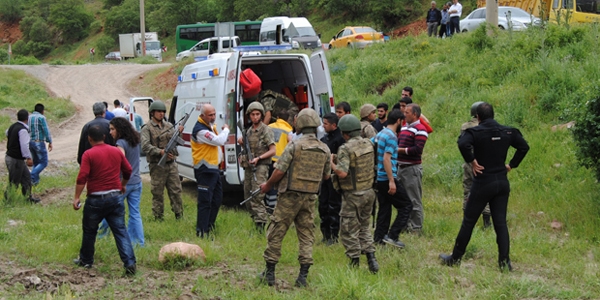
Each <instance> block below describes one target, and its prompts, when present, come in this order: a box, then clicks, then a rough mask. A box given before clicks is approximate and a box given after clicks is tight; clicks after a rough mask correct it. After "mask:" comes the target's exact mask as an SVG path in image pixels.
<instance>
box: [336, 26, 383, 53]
mask: <svg viewBox="0 0 600 300" xmlns="http://www.w3.org/2000/svg"><path fill="white" fill-rule="evenodd" d="M373 43H383V34H382V33H381V32H377V31H375V29H373V28H371V27H366V26H348V27H346V28H344V29H342V30H340V32H338V34H336V35H335V36H334V37H333V39H332V40H331V41H330V42H329V49H333V48H343V47H348V48H355V49H362V48H364V47H366V46H368V45H370V44H373Z"/></svg>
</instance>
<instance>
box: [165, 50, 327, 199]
mask: <svg viewBox="0 0 600 300" xmlns="http://www.w3.org/2000/svg"><path fill="white" fill-rule="evenodd" d="M245 68H251V69H252V70H253V71H254V72H255V73H256V74H257V75H258V76H259V77H260V78H261V81H262V89H271V90H273V91H276V92H281V91H282V90H283V89H285V88H289V89H294V88H295V87H299V86H302V88H304V89H305V92H306V98H308V103H307V107H310V108H313V109H315V110H316V111H317V112H318V113H319V115H320V116H323V115H324V114H326V113H329V112H334V111H335V109H334V101H333V90H332V87H331V77H330V74H329V67H328V66H327V60H326V58H325V53H323V51H322V50H320V51H317V52H314V53H313V54H312V55H311V56H310V57H309V56H308V55H306V54H260V55H243V53H242V52H238V51H236V52H233V53H218V54H213V55H210V56H209V57H208V59H207V60H204V61H200V62H196V63H192V64H189V65H187V66H185V67H184V69H183V71H182V72H181V75H180V76H179V78H178V82H177V87H176V88H175V93H174V95H173V100H172V102H171V108H170V110H169V120H179V119H181V117H182V116H183V115H184V114H185V113H188V112H190V111H191V110H192V108H194V111H193V112H192V115H191V116H190V119H189V122H187V124H185V127H184V130H183V134H182V138H183V140H185V145H183V146H178V148H177V149H178V151H179V156H178V158H177V164H178V168H179V175H180V176H182V177H185V178H188V179H191V180H195V178H194V169H193V162H192V153H191V152H192V149H191V145H190V138H191V133H192V129H193V128H194V125H195V123H196V120H197V119H198V115H199V111H200V106H201V104H203V103H210V104H212V105H213V106H214V107H215V110H216V114H217V119H216V121H215V123H216V125H217V128H218V129H219V130H220V129H221V127H222V126H223V124H227V125H229V128H230V130H231V131H230V134H229V138H228V141H227V143H226V145H225V146H224V147H223V151H224V152H223V153H224V155H225V156H224V158H225V159H224V162H223V163H222V165H221V166H220V169H221V172H222V175H223V185H224V186H225V187H226V188H231V186H237V187H241V186H242V185H243V180H244V170H243V169H242V167H241V166H240V165H239V164H238V155H239V154H240V151H241V147H240V146H239V145H237V144H236V141H237V138H238V137H239V136H241V131H240V130H241V128H238V127H237V121H238V119H240V118H243V117H244V113H245V111H244V110H245V107H244V106H245V105H244V99H243V98H242V88H241V86H240V73H241V72H242V70H244V69H245ZM291 100H293V99H291Z"/></svg>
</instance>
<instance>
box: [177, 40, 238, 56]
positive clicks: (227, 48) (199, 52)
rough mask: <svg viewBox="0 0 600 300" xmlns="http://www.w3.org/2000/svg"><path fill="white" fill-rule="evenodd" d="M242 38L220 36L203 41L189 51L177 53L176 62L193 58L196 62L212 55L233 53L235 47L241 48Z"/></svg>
mask: <svg viewBox="0 0 600 300" xmlns="http://www.w3.org/2000/svg"><path fill="white" fill-rule="evenodd" d="M240 45H241V42H240V38H239V37H237V36H220V37H217V36H216V37H211V38H207V39H203V40H201V41H200V42H198V43H197V44H196V45H194V46H193V47H192V48H190V49H189V50H185V51H181V52H179V53H177V56H176V57H175V60H176V61H181V60H182V59H185V58H187V57H193V58H194V60H195V61H201V60H205V59H206V58H207V57H208V56H209V55H210V54H213V53H223V52H231V51H233V48H234V47H237V46H240Z"/></svg>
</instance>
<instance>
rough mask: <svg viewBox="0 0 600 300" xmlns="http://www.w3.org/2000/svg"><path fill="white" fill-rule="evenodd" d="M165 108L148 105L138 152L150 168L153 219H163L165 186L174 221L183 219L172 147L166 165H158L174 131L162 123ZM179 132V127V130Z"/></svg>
mask: <svg viewBox="0 0 600 300" xmlns="http://www.w3.org/2000/svg"><path fill="white" fill-rule="evenodd" d="M166 111H167V107H166V106H165V104H164V103H163V102H161V101H154V102H152V104H150V108H149V112H150V120H149V121H148V123H146V125H145V126H144V127H143V128H142V132H141V140H142V151H143V152H144V153H146V159H147V160H148V167H149V169H150V184H151V185H152V188H151V192H152V214H153V215H154V218H155V219H156V220H162V219H163V213H164V206H165V204H164V197H163V192H164V189H165V186H166V187H167V194H169V199H170V200H171V210H172V211H173V213H175V218H176V219H180V218H181V217H183V206H182V202H181V180H180V179H179V171H178V170H177V164H176V163H175V158H176V157H177V155H179V153H178V152H177V148H174V149H173V150H172V151H171V152H169V153H168V156H167V163H166V164H165V167H164V168H162V167H160V166H158V162H159V161H160V159H161V157H162V156H163V155H164V154H165V153H164V150H163V149H164V147H166V146H167V144H168V143H169V140H171V137H173V134H176V133H177V129H175V128H173V125H172V124H171V123H169V122H166V121H165V120H164V117H165V112H166ZM179 129H180V130H181V128H179Z"/></svg>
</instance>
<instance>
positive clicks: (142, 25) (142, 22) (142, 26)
mask: <svg viewBox="0 0 600 300" xmlns="http://www.w3.org/2000/svg"><path fill="white" fill-rule="evenodd" d="M497 22H498V21H497V20H496V23H497ZM140 33H141V34H142V37H141V39H142V56H146V20H145V19H144V0H140Z"/></svg>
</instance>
